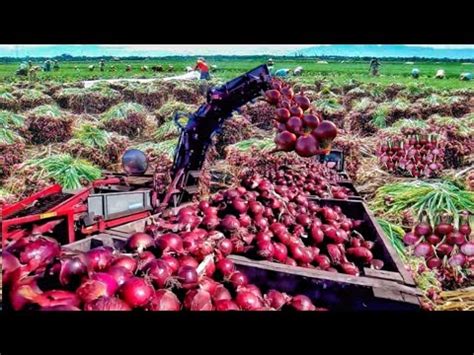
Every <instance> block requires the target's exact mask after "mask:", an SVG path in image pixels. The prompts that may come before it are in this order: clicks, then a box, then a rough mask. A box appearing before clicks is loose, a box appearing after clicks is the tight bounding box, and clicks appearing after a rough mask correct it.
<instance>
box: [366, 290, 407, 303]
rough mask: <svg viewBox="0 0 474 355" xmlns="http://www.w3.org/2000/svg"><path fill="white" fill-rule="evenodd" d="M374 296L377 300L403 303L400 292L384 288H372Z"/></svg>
mask: <svg viewBox="0 0 474 355" xmlns="http://www.w3.org/2000/svg"><path fill="white" fill-rule="evenodd" d="M373 292H374V296H375V297H378V298H385V299H388V300H394V301H400V302H404V301H405V300H404V299H403V296H402V293H401V292H400V291H394V290H389V289H386V288H378V287H376V288H374V289H373Z"/></svg>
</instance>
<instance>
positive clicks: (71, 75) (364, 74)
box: [0, 57, 474, 89]
mask: <svg viewBox="0 0 474 355" xmlns="http://www.w3.org/2000/svg"><path fill="white" fill-rule="evenodd" d="M209 63H210V64H215V65H217V66H218V71H217V72H215V73H214V75H215V76H216V77H217V78H219V79H222V80H228V79H231V78H233V77H236V76H238V75H240V74H241V73H243V72H245V71H247V70H249V69H252V68H253V67H255V66H257V65H259V64H262V59H256V58H254V57H249V58H242V57H237V58H235V59H222V58H220V59H215V60H209ZM34 64H35V65H36V64H40V63H34ZM91 64H95V65H96V67H95V69H94V71H92V72H91V71H89V70H88V66H89V65H91ZM128 64H130V65H131V66H132V71H131V72H126V71H125V68H126V65H128ZM157 64H161V65H163V66H164V68H166V67H167V66H168V64H172V65H173V66H174V73H153V72H152V71H151V70H150V71H148V72H142V71H141V70H140V67H141V66H143V65H146V66H148V67H149V68H151V66H153V65H157ZM381 64H382V65H381V68H380V74H381V75H380V76H379V77H375V78H374V77H371V76H369V75H368V63H367V62H357V61H351V62H343V63H341V62H340V61H337V62H331V61H330V62H329V63H328V64H318V63H316V60H315V59H308V58H297V59H279V58H277V59H276V61H275V68H276V69H280V68H288V69H294V68H295V67H297V66H299V65H301V66H303V68H304V73H303V75H302V76H301V77H300V78H299V79H300V80H301V81H303V82H314V80H315V79H328V80H330V81H331V82H333V83H334V84H336V85H337V84H341V83H344V82H347V81H349V80H351V79H353V80H357V81H360V82H364V83H369V82H373V83H379V84H381V85H390V84H393V83H398V84H408V83H420V84H423V85H426V86H430V87H434V88H437V89H463V88H465V89H473V88H474V81H471V82H467V81H461V80H459V75H460V74H461V73H463V72H473V71H474V65H473V64H469V65H463V64H461V63H454V62H438V63H436V62H417V63H415V64H414V65H408V64H404V62H393V61H392V62H384V61H383V60H382V61H381ZM18 65H19V63H8V64H5V63H2V64H0V82H3V83H7V82H12V81H19V80H24V78H23V79H22V78H21V77H17V76H16V75H15V71H16V69H17V68H18ZM111 65H115V67H116V70H115V71H111V69H110V66H111ZM193 65H194V58H191V57H190V58H179V59H163V60H159V59H150V60H141V61H125V60H123V61H117V62H108V63H106V69H105V71H104V72H100V71H99V68H98V60H94V61H92V60H91V61H81V62H74V61H68V62H63V63H60V69H59V71H52V72H49V73H46V72H40V73H38V81H43V80H56V81H76V80H97V79H113V78H152V77H157V78H159V77H163V76H170V75H177V74H182V73H184V72H185V68H186V67H187V66H193ZM76 66H77V67H78V70H76V69H75V67H76ZM413 68H418V69H419V70H420V73H421V74H420V78H418V79H413V78H412V77H411V76H410V73H411V70H412V69H413ZM438 69H444V70H445V72H446V78H445V79H443V80H438V79H434V75H435V73H436V71H437V70H438Z"/></svg>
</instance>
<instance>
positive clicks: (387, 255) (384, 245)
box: [107, 197, 415, 286]
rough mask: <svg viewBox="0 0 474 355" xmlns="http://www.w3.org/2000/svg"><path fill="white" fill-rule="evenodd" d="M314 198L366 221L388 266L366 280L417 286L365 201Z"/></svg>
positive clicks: (121, 230) (364, 229)
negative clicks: (389, 281)
mask: <svg viewBox="0 0 474 355" xmlns="http://www.w3.org/2000/svg"><path fill="white" fill-rule="evenodd" d="M311 199H313V200H315V201H317V202H318V203H319V204H321V205H329V206H340V207H341V210H342V212H343V213H344V214H345V215H346V216H348V217H350V218H354V219H358V220H363V221H364V223H363V225H362V226H361V228H360V231H361V233H362V234H363V235H364V237H366V239H367V240H371V241H373V242H374V243H375V245H374V249H373V251H374V254H375V255H377V256H378V257H379V258H381V259H382V260H383V261H384V264H385V265H384V270H373V269H369V268H365V269H364V270H363V274H364V275H365V276H366V277H370V278H375V279H382V280H391V281H395V282H398V283H402V284H406V285H409V286H414V285H415V282H414V281H413V278H412V277H411V275H410V273H409V272H408V271H407V270H406V269H405V266H404V265H403V262H402V261H401V259H400V257H399V256H398V254H397V252H396V251H395V249H394V248H393V246H392V244H391V242H390V240H388V239H387V238H386V237H385V235H384V233H383V231H382V229H381V228H380V226H379V225H378V223H377V221H376V220H375V218H374V216H373V214H372V213H371V212H370V210H369V209H368V208H367V206H366V204H365V203H364V202H363V201H354V200H337V199H319V198H314V197H313V198H311ZM150 218H152V217H148V218H144V219H142V220H139V221H135V222H131V223H128V224H124V225H122V226H120V227H116V228H113V229H110V230H108V231H107V233H109V234H112V233H114V234H115V235H118V236H123V237H126V236H128V235H129V234H132V233H134V232H141V231H143V230H144V228H145V225H146V223H147V221H148V220H149V219H150ZM273 264H277V263H273Z"/></svg>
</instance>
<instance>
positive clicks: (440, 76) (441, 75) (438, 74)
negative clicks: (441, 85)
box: [435, 69, 446, 79]
mask: <svg viewBox="0 0 474 355" xmlns="http://www.w3.org/2000/svg"><path fill="white" fill-rule="evenodd" d="M445 75H446V74H445V72H444V70H443V69H439V70H438V71H437V72H436V75H435V78H436V79H444V76H445Z"/></svg>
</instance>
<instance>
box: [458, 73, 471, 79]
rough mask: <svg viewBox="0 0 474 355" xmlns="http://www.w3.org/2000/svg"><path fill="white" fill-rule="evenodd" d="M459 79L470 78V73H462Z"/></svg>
mask: <svg viewBox="0 0 474 355" xmlns="http://www.w3.org/2000/svg"><path fill="white" fill-rule="evenodd" d="M460 79H461V80H463V81H469V80H472V73H462V74H461V76H460Z"/></svg>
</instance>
